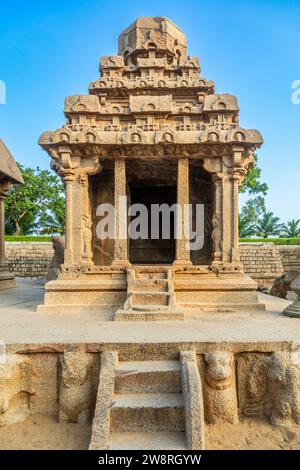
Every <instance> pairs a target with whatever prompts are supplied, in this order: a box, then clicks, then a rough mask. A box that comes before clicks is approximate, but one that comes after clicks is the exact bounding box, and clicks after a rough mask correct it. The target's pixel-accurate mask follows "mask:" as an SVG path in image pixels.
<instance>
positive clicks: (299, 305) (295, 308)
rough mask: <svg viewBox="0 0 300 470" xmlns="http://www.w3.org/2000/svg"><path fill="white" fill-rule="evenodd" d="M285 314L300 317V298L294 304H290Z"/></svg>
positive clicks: (284, 311)
mask: <svg viewBox="0 0 300 470" xmlns="http://www.w3.org/2000/svg"><path fill="white" fill-rule="evenodd" d="M283 314H284V315H286V316H287V317H293V318H300V300H296V302H294V303H293V304H292V305H289V306H288V307H287V308H286V309H285V310H283Z"/></svg>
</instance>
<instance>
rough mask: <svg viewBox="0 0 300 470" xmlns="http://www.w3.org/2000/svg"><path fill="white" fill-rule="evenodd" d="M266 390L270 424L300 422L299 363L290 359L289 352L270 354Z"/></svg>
mask: <svg viewBox="0 0 300 470" xmlns="http://www.w3.org/2000/svg"><path fill="white" fill-rule="evenodd" d="M268 392H269V395H270V407H271V410H270V412H271V414H270V422H271V424H273V425H286V424H290V423H293V422H294V423H296V424H300V365H299V364H295V363H293V362H292V361H291V354H289V353H285V352H278V353H273V354H272V356H271V358H270V362H269V368H268Z"/></svg>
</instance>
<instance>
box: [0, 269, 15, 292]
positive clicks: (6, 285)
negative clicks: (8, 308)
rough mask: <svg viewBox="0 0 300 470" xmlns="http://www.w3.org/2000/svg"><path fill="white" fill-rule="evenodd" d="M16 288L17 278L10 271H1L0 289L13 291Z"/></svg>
mask: <svg viewBox="0 0 300 470" xmlns="http://www.w3.org/2000/svg"><path fill="white" fill-rule="evenodd" d="M12 287H16V280H15V276H14V275H13V274H12V273H10V272H9V271H4V270H3V271H0V289H1V290H2V289H11V288H12Z"/></svg>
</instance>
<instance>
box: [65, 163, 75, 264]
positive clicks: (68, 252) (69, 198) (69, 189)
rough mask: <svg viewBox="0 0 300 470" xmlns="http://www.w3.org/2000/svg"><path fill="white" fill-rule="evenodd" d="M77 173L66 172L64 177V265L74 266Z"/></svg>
mask: <svg viewBox="0 0 300 470" xmlns="http://www.w3.org/2000/svg"><path fill="white" fill-rule="evenodd" d="M74 180H75V173H74V172H73V171H69V172H66V173H65V174H64V176H63V181H64V184H65V191H66V219H65V259H64V264H66V265H70V264H73V252H74V246H73V190H74Z"/></svg>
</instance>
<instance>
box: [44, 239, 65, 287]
mask: <svg viewBox="0 0 300 470" xmlns="http://www.w3.org/2000/svg"><path fill="white" fill-rule="evenodd" d="M51 241H52V246H53V250H54V255H53V258H52V260H51V263H50V266H49V270H48V273H47V281H53V280H54V279H57V277H58V274H59V272H60V266H61V265H62V264H63V262H64V252H65V237H52V238H51Z"/></svg>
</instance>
